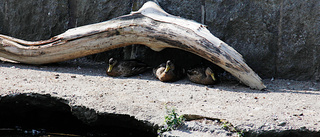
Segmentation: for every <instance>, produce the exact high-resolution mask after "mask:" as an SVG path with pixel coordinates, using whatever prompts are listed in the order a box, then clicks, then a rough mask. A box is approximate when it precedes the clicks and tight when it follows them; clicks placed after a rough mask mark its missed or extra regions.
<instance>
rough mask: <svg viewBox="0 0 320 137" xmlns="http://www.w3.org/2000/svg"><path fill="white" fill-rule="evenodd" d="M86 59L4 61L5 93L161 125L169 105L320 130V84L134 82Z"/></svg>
mask: <svg viewBox="0 0 320 137" xmlns="http://www.w3.org/2000/svg"><path fill="white" fill-rule="evenodd" d="M105 70H106V64H105V63H97V62H92V61H88V60H86V59H84V58H81V59H76V60H72V61H66V62H61V63H56V64H49V65H40V66H34V65H25V64H15V63H8V62H0V89H1V90H0V94H1V95H2V96H4V95H8V94H14V93H39V94H50V95H52V96H56V97H60V98H63V99H66V100H68V101H69V103H70V105H82V106H85V107H88V108H91V109H94V110H96V111H98V112H106V113H119V114H128V115H131V116H135V118H136V119H139V120H146V121H149V122H151V123H154V124H158V125H161V124H163V121H164V116H165V115H166V107H169V108H176V109H177V112H178V114H197V115H203V116H206V117H212V118H220V119H226V120H227V121H229V122H231V123H232V124H233V125H234V126H235V127H237V128H239V129H242V130H245V131H257V132H259V131H270V130H276V131H283V130H290V129H300V130H310V131H319V130H320V117H319V116H320V91H319V90H320V83H319V82H313V81H293V80H282V79H272V80H271V79H265V80H263V82H264V83H265V85H266V86H267V89H266V90H264V91H259V90H251V89H250V88H248V87H246V86H244V85H242V84H239V83H238V82H237V81H228V82H227V81H225V82H222V83H221V84H218V85H214V86H204V85H198V84H194V83H191V82H189V81H188V80H187V79H183V80H180V81H177V82H174V83H164V82H160V81H158V80H157V79H156V78H155V77H154V76H153V75H152V73H151V71H150V72H146V73H144V74H141V75H139V76H134V77H129V78H123V77H120V78H112V77H108V76H107V75H106V74H105Z"/></svg>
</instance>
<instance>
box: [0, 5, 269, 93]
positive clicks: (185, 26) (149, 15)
mask: <svg viewBox="0 0 320 137" xmlns="http://www.w3.org/2000/svg"><path fill="white" fill-rule="evenodd" d="M132 44H143V45H146V46H148V47H150V48H151V49H153V50H155V51H161V50H162V49H164V48H178V49H182V50H185V51H189V52H191V53H194V54H197V55H199V56H201V57H203V58H205V59H207V60H209V61H211V62H212V63H214V64H216V65H218V66H220V67H221V68H223V69H225V70H226V71H228V72H230V73H231V74H232V75H233V76H235V77H237V78H238V79H239V80H240V81H242V82H243V83H244V84H246V85H248V86H250V87H251V88H255V89H264V88H266V87H265V85H264V84H263V83H262V81H261V79H260V77H259V76H258V75H257V74H256V73H255V72H254V71H253V70H252V69H251V68H250V67H249V66H248V65H247V64H246V63H245V61H244V60H243V58H242V56H241V55H240V54H239V53H238V52H237V51H235V50H234V49H233V48H232V47H230V46H228V45H227V44H226V43H224V42H223V41H221V40H220V39H218V38H217V37H215V36H213V35H212V34H211V33H210V32H209V30H208V29H206V26H205V25H202V24H199V23H197V22H194V21H191V20H187V19H183V18H180V17H177V16H173V15H170V14H168V13H166V12H165V11H164V10H162V9H161V8H160V7H159V6H158V5H157V4H156V3H154V2H147V3H145V4H144V6H143V7H142V8H141V9H140V10H139V11H137V12H133V13H131V14H129V15H124V16H121V17H118V18H115V19H112V20H109V21H105V22H101V23H96V24H91V25H86V26H82V27H77V28H74V29H70V30H68V31H66V32H65V33H62V34H60V35H58V36H55V37H53V38H51V39H49V40H46V41H36V42H30V41H24V40H20V39H16V38H12V37H9V36H5V35H0V57H4V58H7V59H11V60H14V61H18V62H22V63H27V64H46V63H53V62H60V61H65V60H69V59H74V58H78V57H83V56H87V55H90V54H95V53H99V52H103V51H107V50H111V49H114V48H119V47H124V46H128V45H132Z"/></svg>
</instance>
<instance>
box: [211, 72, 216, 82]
mask: <svg viewBox="0 0 320 137" xmlns="http://www.w3.org/2000/svg"><path fill="white" fill-rule="evenodd" d="M211 78H212V79H213V81H216V78H215V77H214V74H213V73H212V74H211Z"/></svg>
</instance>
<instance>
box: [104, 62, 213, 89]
mask: <svg viewBox="0 0 320 137" xmlns="http://www.w3.org/2000/svg"><path fill="white" fill-rule="evenodd" d="M108 64H109V67H108V70H107V75H109V76H112V77H118V76H124V77H129V76H133V75H137V74H140V73H143V72H145V71H146V70H148V69H150V68H149V67H148V66H147V65H146V64H145V63H142V62H140V61H137V60H123V61H118V60H115V59H114V58H110V59H109V63H108ZM153 74H154V75H155V76H156V78H157V79H159V80H160V81H163V82H174V81H177V80H179V79H182V78H183V77H184V76H185V74H187V76H188V78H189V80H190V81H191V82H194V83H198V84H203V85H213V84H216V83H217V82H218V79H217V78H216V76H215V74H214V73H213V71H212V70H211V69H210V68H209V67H207V68H203V67H199V68H193V69H189V70H187V71H186V72H185V70H184V69H179V68H176V67H175V65H174V64H173V62H172V61H170V60H168V61H167V62H166V63H163V64H160V65H159V66H158V67H157V68H154V69H153Z"/></svg>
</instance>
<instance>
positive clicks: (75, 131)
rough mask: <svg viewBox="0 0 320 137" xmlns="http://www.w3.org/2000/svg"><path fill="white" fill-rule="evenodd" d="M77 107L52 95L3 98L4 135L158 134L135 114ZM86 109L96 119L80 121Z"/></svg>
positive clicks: (1, 123) (0, 115)
mask: <svg viewBox="0 0 320 137" xmlns="http://www.w3.org/2000/svg"><path fill="white" fill-rule="evenodd" d="M76 108H80V109H73V108H71V107H70V106H69V105H68V103H67V101H65V100H62V99H57V98H54V97H51V96H50V95H40V94H17V95H8V96H3V97H0V136H40V135H52V136H108V137H113V136H150V137H153V136H157V133H156V129H155V128H154V127H152V126H149V125H150V124H149V125H148V124H146V123H144V122H142V121H139V120H137V119H135V118H134V117H130V116H128V115H119V114H118V115H117V114H105V113H102V114H97V113H95V111H93V110H90V109H87V108H84V109H83V107H76ZM82 111H91V112H94V113H92V114H93V115H96V120H94V121H90V122H84V121H83V120H80V119H81V118H79V115H81V114H82V113H85V112H82ZM76 115H78V116H76Z"/></svg>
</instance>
